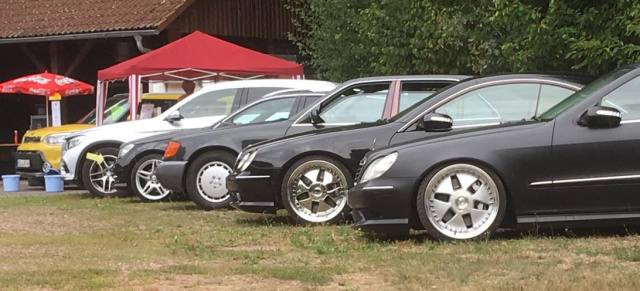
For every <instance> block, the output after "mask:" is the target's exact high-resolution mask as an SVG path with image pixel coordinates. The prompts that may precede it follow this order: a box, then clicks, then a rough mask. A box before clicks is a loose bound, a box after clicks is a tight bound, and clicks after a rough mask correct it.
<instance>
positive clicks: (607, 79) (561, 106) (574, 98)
mask: <svg viewBox="0 0 640 291" xmlns="http://www.w3.org/2000/svg"><path fill="white" fill-rule="evenodd" d="M632 70H633V69H631V68H628V67H624V68H620V69H617V70H614V71H612V72H611V73H609V74H607V75H605V76H602V77H601V78H600V79H598V80H595V81H594V82H593V83H591V84H589V85H587V86H585V87H584V88H582V90H580V91H578V92H576V93H574V94H573V95H571V96H569V97H567V98H566V99H564V100H562V102H560V103H558V104H557V105H556V106H553V107H551V109H549V110H548V111H547V112H545V113H543V114H542V115H540V119H542V120H550V119H554V118H556V116H558V115H560V114H561V113H562V112H565V111H567V109H569V108H571V107H573V105H576V104H578V103H579V102H580V101H582V100H584V99H586V98H587V97H589V96H591V94H593V93H595V92H597V91H598V90H600V88H602V87H604V86H606V85H607V84H609V83H611V82H613V80H615V79H618V78H620V77H622V76H624V75H625V74H626V73H628V72H631V71H632Z"/></svg>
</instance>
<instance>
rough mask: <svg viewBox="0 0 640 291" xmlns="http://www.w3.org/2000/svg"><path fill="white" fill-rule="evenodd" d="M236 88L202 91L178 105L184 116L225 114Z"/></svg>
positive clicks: (227, 113) (230, 104) (230, 105)
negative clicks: (200, 93) (202, 92)
mask: <svg viewBox="0 0 640 291" xmlns="http://www.w3.org/2000/svg"><path fill="white" fill-rule="evenodd" d="M236 91H238V89H224V90H217V91H211V92H207V93H204V94H202V95H199V96H198V97H196V98H194V99H191V100H190V101H189V102H187V103H185V104H184V105H182V106H180V109H179V110H180V114H182V116H183V117H184V118H197V117H209V116H226V115H229V113H231V108H232V107H233V99H234V98H235V96H236Z"/></svg>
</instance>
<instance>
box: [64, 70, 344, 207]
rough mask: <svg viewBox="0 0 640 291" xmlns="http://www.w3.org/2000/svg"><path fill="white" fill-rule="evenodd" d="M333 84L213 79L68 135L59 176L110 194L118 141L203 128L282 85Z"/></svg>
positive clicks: (315, 88)
mask: <svg viewBox="0 0 640 291" xmlns="http://www.w3.org/2000/svg"><path fill="white" fill-rule="evenodd" d="M334 87H335V84H333V83H331V82H325V81H313V80H291V79H262V80H245V81H230V82H223V83H216V84H211V85H208V86H206V87H204V88H202V89H201V90H200V91H198V92H196V93H193V94H192V95H191V96H189V97H187V98H185V99H184V100H183V101H181V102H179V103H178V104H176V105H174V106H173V107H171V108H169V109H167V110H166V111H165V112H163V113H162V114H160V115H158V116H156V117H154V118H150V119H145V120H136V121H129V122H121V123H117V124H110V125H105V126H99V127H95V128H91V129H87V130H83V131H79V132H76V133H74V134H72V135H69V136H67V138H66V141H65V143H64V144H63V147H62V159H61V163H60V167H61V174H62V178H63V179H64V180H66V181H70V182H75V183H77V184H80V185H84V187H85V188H86V189H87V190H89V192H91V193H92V194H94V195H96V196H100V197H103V196H105V195H109V194H114V193H115V192H116V189H115V187H114V186H115V185H114V184H115V177H114V175H113V164H114V163H115V161H116V158H117V156H118V150H119V148H120V145H122V144H123V143H125V142H128V141H132V140H135V139H140V138H144V137H148V136H151V135H156V134H161V133H166V132H170V131H179V130H183V129H192V128H203V127H206V126H210V125H212V124H213V123H215V122H216V121H219V120H221V119H222V118H224V117H226V116H227V115H229V114H230V113H232V112H234V111H236V110H238V109H239V108H241V107H243V106H244V105H246V104H249V103H251V102H253V101H255V100H257V99H259V98H261V97H263V96H265V95H268V94H269V93H273V92H281V91H283V90H284V91H286V90H308V91H312V92H327V91H330V90H331V89H333V88H334Z"/></svg>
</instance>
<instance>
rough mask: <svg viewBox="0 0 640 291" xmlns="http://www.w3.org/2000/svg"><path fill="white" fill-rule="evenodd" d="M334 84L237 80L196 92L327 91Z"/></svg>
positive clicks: (293, 80) (300, 81) (212, 85)
mask: <svg viewBox="0 0 640 291" xmlns="http://www.w3.org/2000/svg"><path fill="white" fill-rule="evenodd" d="M335 86H336V84H334V83H331V82H328V81H319V80H299V79H258V80H237V81H225V82H220V83H213V84H207V85H205V86H204V87H203V88H202V89H200V91H198V92H210V91H215V90H220V89H231V88H265V87H266V88H273V87H286V88H291V89H307V90H314V91H316V90H318V91H327V90H331V89H333V88H334V87H335Z"/></svg>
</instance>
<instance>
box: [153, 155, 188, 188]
mask: <svg viewBox="0 0 640 291" xmlns="http://www.w3.org/2000/svg"><path fill="white" fill-rule="evenodd" d="M186 169H187V162H186V161H164V162H162V163H160V164H159V165H158V167H157V168H156V177H157V178H158V181H159V182H160V184H162V186H163V187H164V188H166V189H169V190H172V191H174V192H179V193H186V192H185V189H183V183H182V182H183V181H184V175H186V173H185V170H186Z"/></svg>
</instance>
